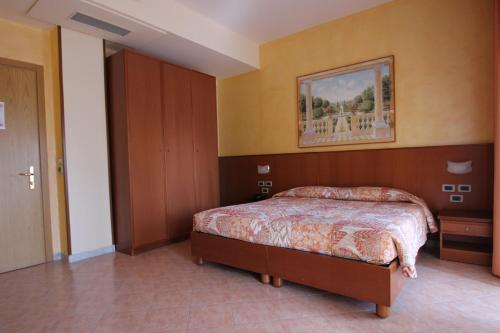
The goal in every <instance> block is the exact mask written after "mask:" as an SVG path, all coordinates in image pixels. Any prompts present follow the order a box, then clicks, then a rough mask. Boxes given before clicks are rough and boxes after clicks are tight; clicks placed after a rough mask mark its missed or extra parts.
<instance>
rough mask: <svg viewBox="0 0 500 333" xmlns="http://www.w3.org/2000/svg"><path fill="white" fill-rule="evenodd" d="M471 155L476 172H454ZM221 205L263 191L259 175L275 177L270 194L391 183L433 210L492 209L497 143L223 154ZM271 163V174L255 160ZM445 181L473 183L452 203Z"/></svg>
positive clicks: (246, 199)
mask: <svg viewBox="0 0 500 333" xmlns="http://www.w3.org/2000/svg"><path fill="white" fill-rule="evenodd" d="M465 160H472V173H469V174H466V175H453V174H450V173H448V172H447V170H446V161H465ZM219 164H220V182H221V204H222V205H230V204H237V203H242V202H248V201H249V200H251V198H252V197H253V196H254V195H256V194H258V193H259V188H258V186H257V181H258V180H272V181H273V187H272V188H271V194H274V193H277V192H280V191H283V190H286V189H290V188H293V187H297V186H304V185H325V186H362V185H367V186H388V187H395V188H400V189H403V190H406V191H409V192H411V193H413V194H416V195H418V196H420V197H422V198H423V199H424V200H425V201H426V202H427V204H428V205H429V207H430V208H431V210H433V211H434V212H437V211H439V210H441V209H464V210H473V209H474V210H475V209H478V210H491V207H492V202H493V145H492V144H476V145H460V146H438V147H418V148H395V149H375V150H356V151H342V152H320V153H297V154H275V155H254V156H234V157H220V158H219ZM258 164H261V165H262V164H269V165H270V166H271V172H270V173H269V174H268V175H264V176H262V175H260V176H259V175H258V174H257V165H258ZM442 184H457V185H458V184H471V185H472V192H470V193H460V194H463V195H464V202H463V203H450V202H449V195H450V193H444V192H442V191H441V185H442Z"/></svg>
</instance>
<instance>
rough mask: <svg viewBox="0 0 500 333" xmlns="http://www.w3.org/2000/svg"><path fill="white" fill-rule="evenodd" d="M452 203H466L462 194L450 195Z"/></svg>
mask: <svg viewBox="0 0 500 333" xmlns="http://www.w3.org/2000/svg"><path fill="white" fill-rule="evenodd" d="M450 202H464V196H463V195H461V194H452V195H450Z"/></svg>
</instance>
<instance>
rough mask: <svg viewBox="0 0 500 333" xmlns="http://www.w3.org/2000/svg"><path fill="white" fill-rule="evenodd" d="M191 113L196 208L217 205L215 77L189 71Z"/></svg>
mask: <svg viewBox="0 0 500 333" xmlns="http://www.w3.org/2000/svg"><path fill="white" fill-rule="evenodd" d="M191 100H192V106H193V115H194V148H195V164H194V165H195V185H196V209H197V211H202V210H206V209H209V208H214V207H218V206H219V159H218V147H217V101H216V88H215V78H214V77H211V76H208V75H205V74H201V73H197V72H191Z"/></svg>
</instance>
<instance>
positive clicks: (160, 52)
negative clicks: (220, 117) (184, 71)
mask: <svg viewBox="0 0 500 333" xmlns="http://www.w3.org/2000/svg"><path fill="white" fill-rule="evenodd" d="M76 12H79V13H82V14H85V15H88V16H91V17H94V18H96V19H98V20H101V21H105V22H108V23H110V24H113V25H116V26H118V27H121V28H124V29H126V30H130V31H131V32H130V33H129V34H127V35H125V36H119V35H116V34H113V33H110V32H107V31H104V30H101V29H98V28H95V27H92V26H89V25H86V24H82V23H79V22H76V21H73V20H71V16H73V15H74V14H75V13H76ZM28 16H29V17H32V18H36V19H38V20H41V21H45V22H50V23H53V24H58V25H60V26H63V27H65V28H68V29H72V30H75V31H79V32H83V33H87V34H90V35H93V36H96V37H99V38H102V39H105V40H109V41H111V42H113V43H116V44H120V45H125V46H129V47H132V48H136V49H138V50H141V51H143V52H145V53H148V54H151V55H154V56H157V57H160V58H162V59H165V60H167V61H169V62H172V63H175V64H178V65H182V66H185V67H189V68H192V69H195V70H198V71H201V72H204V73H207V74H210V75H214V76H216V77H219V78H224V77H228V76H234V75H238V74H241V73H245V72H248V71H252V70H255V69H258V68H259V46H258V44H257V43H255V42H253V41H250V40H249V39H247V38H246V37H244V36H242V35H239V34H237V33H234V32H233V31H231V30H229V29H228V28H226V27H224V26H222V25H220V24H218V23H216V22H215V21H213V20H211V19H208V18H206V17H204V16H203V15H201V14H199V13H197V12H195V11H193V10H191V9H189V8H187V7H184V6H182V5H180V4H179V3H177V2H175V1H169V0H166V1H163V0H158V1H156V2H155V3H154V4H153V3H150V2H149V1H147V2H143V1H141V2H139V1H134V0H118V1H113V0H65V1H59V0H39V1H38V2H37V3H36V4H35V5H34V6H33V7H32V8H31V10H30V11H29V12H28ZM193 22H196V23H193Z"/></svg>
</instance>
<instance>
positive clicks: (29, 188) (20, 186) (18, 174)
mask: <svg viewBox="0 0 500 333" xmlns="http://www.w3.org/2000/svg"><path fill="white" fill-rule="evenodd" d="M40 72H41V70H40V71H37V70H35V69H31V68H25V67H23V66H17V65H16V64H15V63H14V62H9V61H5V60H2V59H0V103H2V102H3V108H4V117H3V118H4V119H5V123H4V124H3V126H2V125H1V124H0V273H2V272H7V271H11V270H14V269H18V268H23V267H27V266H32V265H36V264H40V263H43V262H45V260H46V257H45V237H44V224H43V217H44V213H43V203H42V191H41V189H42V187H41V172H40V166H41V165H40V145H39V144H40V142H39V140H40V137H39V127H38V115H39V107H41V106H40V104H39V102H40V96H39V94H43V92H42V91H39V90H41V89H40V85H39V84H38V82H39V81H38V79H39V78H38V77H37V76H39V75H40ZM42 100H43V99H42ZM1 108H2V105H1V104H0V113H1V112H2V110H1ZM1 119H2V115H1V114H0V120H1ZM3 127H5V129H2V128H3Z"/></svg>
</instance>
